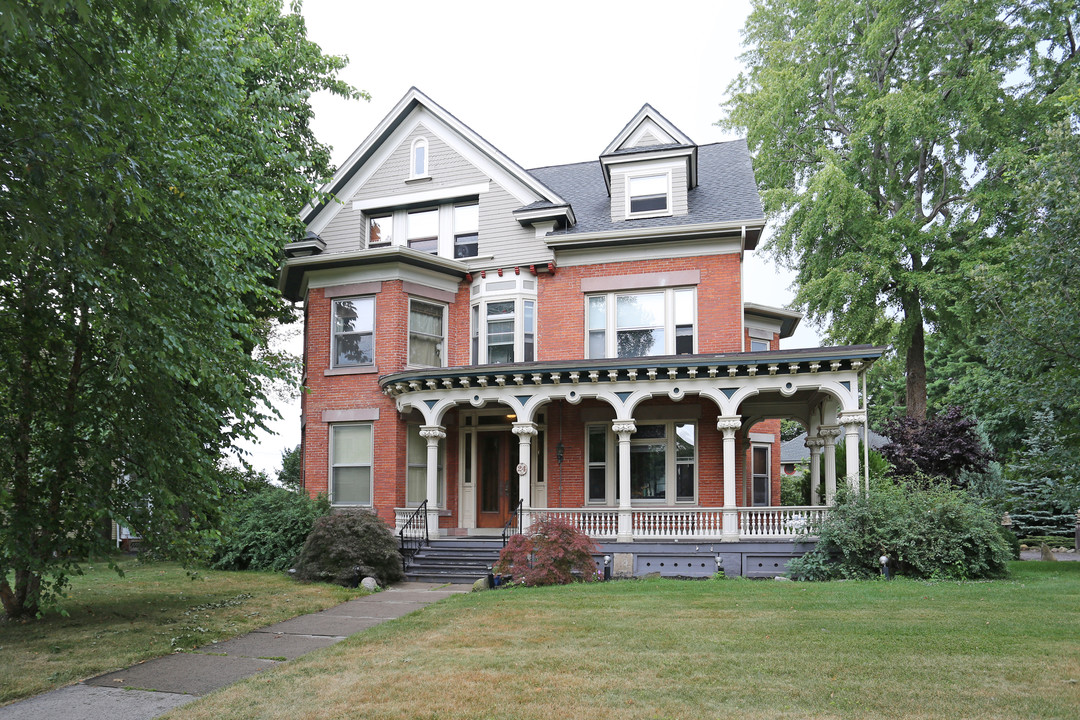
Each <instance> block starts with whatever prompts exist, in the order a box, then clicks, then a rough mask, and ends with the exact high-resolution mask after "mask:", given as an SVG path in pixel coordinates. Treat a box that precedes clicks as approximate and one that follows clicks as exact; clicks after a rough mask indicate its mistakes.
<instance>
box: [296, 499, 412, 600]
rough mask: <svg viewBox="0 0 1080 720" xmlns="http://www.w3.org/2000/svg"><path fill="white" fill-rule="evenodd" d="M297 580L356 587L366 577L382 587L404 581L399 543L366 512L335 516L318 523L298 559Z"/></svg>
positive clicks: (371, 514)
mask: <svg viewBox="0 0 1080 720" xmlns="http://www.w3.org/2000/svg"><path fill="white" fill-rule="evenodd" d="M295 567H296V578H297V579H298V580H303V581H306V582H328V583H334V584H336V585H344V586H345V587H355V586H356V585H357V584H358V583H359V582H360V581H361V580H362V579H364V578H365V577H369V576H370V577H373V578H375V579H376V580H378V581H379V584H380V585H387V584H389V583H393V582H398V581H399V580H404V579H405V573H404V571H403V570H402V568H401V554H400V553H399V552H398V540H397V538H396V537H394V533H393V532H392V531H391V530H390V528H389V527H388V526H387V524H386V523H384V522H383V521H382V520H381V519H379V517H378V516H377V515H375V514H374V513H372V512H368V511H366V510H353V511H348V512H340V513H334V514H332V515H327V516H325V517H321V518H319V519H318V520H316V521H315V527H314V528H312V530H311V534H310V535H308V537H307V540H306V541H305V542H304V547H303V549H302V550H301V551H300V556H299V557H298V558H297V559H296V565H295Z"/></svg>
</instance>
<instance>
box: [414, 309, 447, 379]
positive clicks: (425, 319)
mask: <svg viewBox="0 0 1080 720" xmlns="http://www.w3.org/2000/svg"><path fill="white" fill-rule="evenodd" d="M445 347H446V306H445V305H438V304H435V303H429V302H423V301H421V300H410V301H409V364H410V365H418V366H423V367H445V366H446V354H445V352H444V351H443V348H445Z"/></svg>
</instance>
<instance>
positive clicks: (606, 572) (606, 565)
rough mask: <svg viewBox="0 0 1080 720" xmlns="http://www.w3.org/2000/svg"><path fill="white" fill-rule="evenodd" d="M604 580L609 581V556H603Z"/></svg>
mask: <svg viewBox="0 0 1080 720" xmlns="http://www.w3.org/2000/svg"><path fill="white" fill-rule="evenodd" d="M604 579H605V580H610V579H611V556H610V555H605V556H604Z"/></svg>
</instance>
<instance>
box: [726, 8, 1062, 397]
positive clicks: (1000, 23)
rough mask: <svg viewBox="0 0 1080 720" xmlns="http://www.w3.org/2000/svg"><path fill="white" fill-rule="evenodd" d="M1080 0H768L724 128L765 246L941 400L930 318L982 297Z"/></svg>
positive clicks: (842, 322) (1044, 121) (754, 18)
mask: <svg viewBox="0 0 1080 720" xmlns="http://www.w3.org/2000/svg"><path fill="white" fill-rule="evenodd" d="M1076 17H1077V9H1076V7H1075V3H1071V2H1058V1H1057V0H1044V1H1035V0H1032V1H1030V2H1021V3H1015V2H1006V1H1005V0H978V1H977V2H971V1H967V0H965V1H963V2H960V1H956V0H953V1H949V0H830V1H828V2H820V1H819V0H755V2H754V9H753V11H752V13H751V15H750V17H749V19H748V21H747V25H746V28H745V37H746V41H747V44H748V46H749V48H750V49H749V51H748V52H747V53H746V54H745V55H744V56H743V59H744V61H745V62H746V64H747V70H746V71H745V72H744V73H743V74H742V75H740V77H739V78H738V79H737V80H736V81H735V82H734V83H733V85H732V87H731V88H730V99H729V101H728V105H727V108H728V110H729V115H728V117H727V119H726V120H725V121H723V122H724V124H725V125H727V126H729V127H733V128H739V129H742V130H745V131H746V132H747V135H748V140H749V143H750V147H751V148H752V150H753V152H754V153H755V170H756V174H757V178H758V182H759V184H760V185H761V187H762V190H763V193H762V198H763V202H764V204H765V208H766V211H767V212H768V214H769V216H770V218H771V219H774V220H776V221H778V224H777V226H776V231H775V235H774V236H773V238H772V239H771V240H770V242H769V244H768V248H769V249H770V250H771V251H772V253H773V254H774V255H775V256H776V257H777V258H778V259H780V260H781V261H782V262H784V263H786V264H787V265H788V266H789V267H791V268H793V269H794V270H796V272H797V281H796V283H797V290H798V294H797V302H798V303H800V304H801V305H802V307H803V308H804V309H806V310H807V311H808V313H809V315H810V316H811V317H813V318H818V319H821V320H824V321H827V322H828V324H829V335H830V337H831V338H832V339H834V340H838V341H843V342H875V343H884V342H891V343H894V344H895V345H896V346H897V348H898V351H899V352H900V353H901V355H902V356H903V357H904V365H905V375H906V393H905V394H906V397H905V405H906V412H907V414H908V416H909V417H914V418H922V417H925V414H926V376H927V371H926V359H925V332H926V329H927V328H928V327H933V326H936V325H941V326H945V325H948V324H949V323H950V322H955V320H956V317H957V314H958V312H961V309H964V311H966V309H967V308H969V303H968V301H967V297H968V296H969V292H968V288H969V287H970V286H969V285H967V284H965V283H964V282H962V281H963V278H965V277H966V276H967V275H968V271H969V270H970V268H971V267H972V266H973V265H974V264H977V263H978V262H980V258H982V257H985V256H986V255H988V254H990V255H992V253H993V252H995V251H996V249H997V248H999V247H1000V243H1001V237H1002V234H1001V231H1002V230H1004V229H1006V228H1007V226H1008V225H1009V224H1010V222H1011V221H1010V218H1012V217H1013V211H1014V210H1015V208H1016V199H1015V197H1014V196H1013V195H1012V194H1011V192H1010V190H1009V185H1008V183H1007V182H1006V181H1005V180H1004V170H1005V168H1006V167H1007V166H1008V162H1009V160H1010V159H1012V158H1013V157H1014V156H1015V154H1023V153H1024V152H1026V150H1027V148H1029V147H1030V146H1032V145H1038V143H1039V142H1040V141H1041V133H1042V132H1043V130H1044V128H1045V127H1046V126H1047V125H1048V123H1049V122H1051V121H1053V119H1054V118H1055V117H1058V116H1059V111H1058V110H1057V109H1056V108H1055V106H1054V104H1053V103H1050V102H1046V99H1047V98H1048V97H1050V96H1052V95H1053V93H1054V92H1056V91H1057V90H1058V89H1059V88H1060V87H1061V85H1062V83H1063V82H1064V80H1065V76H1066V74H1065V73H1063V72H1062V69H1063V68H1065V67H1067V66H1068V64H1069V63H1071V62H1072V61H1073V59H1074V58H1075V56H1076V42H1075V34H1074V28H1075V20H1076Z"/></svg>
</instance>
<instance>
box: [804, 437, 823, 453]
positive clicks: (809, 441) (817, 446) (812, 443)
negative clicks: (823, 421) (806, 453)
mask: <svg viewBox="0 0 1080 720" xmlns="http://www.w3.org/2000/svg"><path fill="white" fill-rule="evenodd" d="M803 444H804V445H806V447H808V448H810V452H814V451H820V450H821V448H823V447H825V441H824V440H822V439H821V438H819V437H808V438H806V442H805V443H803Z"/></svg>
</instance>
